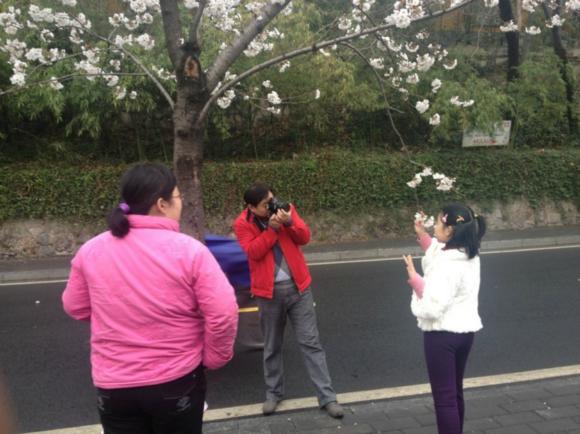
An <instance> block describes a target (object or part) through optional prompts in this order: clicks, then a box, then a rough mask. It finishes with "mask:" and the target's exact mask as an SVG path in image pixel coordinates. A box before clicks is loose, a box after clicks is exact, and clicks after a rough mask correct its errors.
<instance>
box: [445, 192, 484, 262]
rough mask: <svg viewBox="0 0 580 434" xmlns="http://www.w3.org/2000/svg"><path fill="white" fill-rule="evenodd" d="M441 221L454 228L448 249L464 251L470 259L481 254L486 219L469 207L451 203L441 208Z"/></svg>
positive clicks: (446, 246)
mask: <svg viewBox="0 0 580 434" xmlns="http://www.w3.org/2000/svg"><path fill="white" fill-rule="evenodd" d="M441 219H442V220H443V223H444V224H445V225H446V226H451V227H452V228H453V233H452V235H451V239H450V240H449V241H447V243H445V248H446V249H464V250H465V253H467V256H468V257H469V259H471V258H473V257H475V256H477V255H478V254H479V248H480V244H481V239H482V238H483V236H484V235H485V230H486V224H485V219H484V218H483V217H482V216H480V215H478V214H476V213H475V212H473V210H472V209H471V208H470V207H468V206H467V205H463V204H460V203H450V204H447V205H445V206H443V207H442V208H441Z"/></svg>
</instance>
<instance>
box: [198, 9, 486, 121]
mask: <svg viewBox="0 0 580 434" xmlns="http://www.w3.org/2000/svg"><path fill="white" fill-rule="evenodd" d="M474 1H475V0H466V1H464V2H463V3H460V4H458V5H456V6H453V7H451V8H448V9H443V10H441V11H439V12H435V13H432V14H430V15H426V16H423V17H421V18H418V19H416V20H415V21H413V22H412V24H415V23H420V22H423V21H427V20H430V19H432V18H437V17H440V16H442V15H445V14H448V13H450V12H453V11H456V10H458V9H462V8H464V7H465V6H467V5H469V4H471V3H473V2H474ZM393 26H394V25H393V24H382V25H380V26H376V27H371V28H370V29H366V30H362V31H360V32H358V33H354V34H352V35H346V36H341V37H338V38H334V39H331V40H328V41H323V42H319V43H315V44H313V45H311V46H309V47H303V48H299V49H296V50H294V51H290V52H289V53H285V54H281V55H280V56H277V57H274V58H273V59H270V60H268V61H266V62H264V63H261V64H260V65H256V66H254V67H253V68H250V69H248V70H247V71H245V72H243V73H242V74H240V75H238V76H237V77H236V78H235V79H233V80H231V81H229V82H228V83H226V84H224V85H223V86H222V87H220V88H219V89H218V90H217V91H215V92H213V93H212V96H211V97H210V98H209V100H208V101H207V102H206V103H205V105H204V107H203V109H202V110H201V112H200V114H199V117H198V118H197V121H196V127H201V125H202V123H203V122H205V119H206V118H207V115H208V113H209V109H210V108H211V106H212V105H213V104H214V103H215V102H216V101H217V99H218V98H219V97H220V96H221V95H222V94H223V93H224V92H225V91H226V90H228V89H229V88H231V87H233V86H235V85H236V84H237V83H239V82H240V81H242V80H244V79H245V78H247V77H249V76H251V75H253V74H256V73H257V72H259V71H261V70H263V69H266V68H268V67H270V66H272V65H275V64H277V63H280V62H283V61H284V60H288V59H292V58H294V57H298V56H302V55H304V54H308V53H313V52H316V51H318V50H320V49H321V48H325V47H329V46H332V45H335V44H340V43H343V42H347V41H350V40H353V39H358V38H360V37H361V36H365V35H369V34H371V33H375V32H379V31H382V30H387V29H389V28H391V27H393ZM228 52H229V50H228ZM240 53H241V52H240ZM234 60H235V59H234ZM228 66H229V65H228ZM226 70H227V68H226V69H224V72H223V73H225V71H226ZM214 86H215V85H214ZM209 89H213V88H209Z"/></svg>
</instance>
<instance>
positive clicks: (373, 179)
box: [0, 149, 580, 221]
mask: <svg viewBox="0 0 580 434" xmlns="http://www.w3.org/2000/svg"><path fill="white" fill-rule="evenodd" d="M412 158H413V162H414V163H412V162H410V160H409V158H408V157H407V156H406V155H404V154H383V153H375V154H369V153H365V154H357V153H352V152H348V151H338V150H332V151H324V152H321V153H314V154H308V155H304V156H301V157H298V158H297V159H295V160H287V161H276V162H272V161H258V162H246V163H240V162H231V163H212V162H207V163H206V164H205V166H204V179H203V183H204V184H203V185H204V197H205V207H206V212H207V214H208V215H210V216H220V215H223V216H227V215H232V214H234V213H235V212H237V211H238V210H240V209H241V207H242V206H243V204H242V199H241V198H242V194H243V192H244V190H245V189H246V188H247V186H249V185H250V184H251V183H252V182H254V181H262V182H266V183H269V184H271V185H272V186H273V187H274V189H276V191H277V194H278V196H280V197H281V198H283V199H286V200H290V201H292V202H295V203H296V204H297V205H298V207H299V209H300V210H301V212H302V213H307V214H310V213H316V212H319V211H327V210H328V211H339V212H344V213H351V214H356V213H360V212H365V213H372V212H373V210H377V209H389V208H398V207H406V206H413V205H417V201H418V202H419V204H426V203H432V202H444V201H449V200H468V201H474V202H478V203H485V202H486V201H491V200H505V201H507V200H509V199H510V198H517V197H525V198H527V199H528V200H529V201H530V203H532V205H533V204H537V203H539V201H540V200H542V199H544V198H548V199H552V200H554V201H560V200H567V201H571V202H574V203H576V204H580V171H579V167H580V151H578V150H564V151H558V150H549V151H520V150H518V151H513V150H507V149H502V150H498V149H485V150H469V151H466V150H458V151H452V152H437V153H420V154H415V155H413V157H412ZM416 163H419V165H425V166H430V167H432V168H433V170H434V171H436V172H441V173H444V174H446V175H447V176H451V177H456V178H457V182H456V187H457V188H456V190H454V191H452V192H449V193H446V192H440V191H437V190H436V189H435V186H434V183H433V182H432V180H431V179H425V180H424V181H423V183H422V184H421V185H420V186H419V187H418V188H417V190H416V191H415V190H412V189H410V188H409V187H407V185H406V183H407V182H408V181H410V180H411V179H412V178H413V175H414V174H415V173H416V172H419V171H421V167H420V166H418V165H417V164H416ZM127 167H128V166H126V165H119V166H112V165H103V164H97V165H94V164H91V165H89V164H86V165H78V166H75V167H70V166H65V165H58V164H51V165H42V164H41V163H30V164H26V165H6V166H2V168H1V171H0V221H6V220H9V219H29V218H40V219H43V218H46V219H49V218H57V219H65V220H78V219H82V220H87V221H90V220H97V219H102V218H103V217H104V216H105V215H106V214H107V213H108V212H109V210H110V209H111V208H112V207H113V206H115V204H116V203H117V202H118V201H119V197H118V183H119V179H120V176H121V174H122V173H123V172H124V171H125V170H126V168H127ZM415 194H416V195H417V196H415Z"/></svg>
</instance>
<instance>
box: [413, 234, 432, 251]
mask: <svg viewBox="0 0 580 434" xmlns="http://www.w3.org/2000/svg"><path fill="white" fill-rule="evenodd" d="M417 241H418V242H419V245H420V246H421V249H422V250H423V251H424V252H426V251H427V249H428V248H429V246H430V245H431V243H432V242H433V238H431V237H430V236H429V235H428V234H423V235H421V236H420V237H419V238H417Z"/></svg>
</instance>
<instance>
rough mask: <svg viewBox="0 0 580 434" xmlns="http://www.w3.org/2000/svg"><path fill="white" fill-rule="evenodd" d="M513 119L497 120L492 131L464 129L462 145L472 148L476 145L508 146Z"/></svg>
mask: <svg viewBox="0 0 580 434" xmlns="http://www.w3.org/2000/svg"><path fill="white" fill-rule="evenodd" d="M511 127H512V121H502V122H497V123H496V124H495V125H494V129H493V131H492V132H491V133H488V132H486V131H477V130H473V131H467V130H465V131H463V142H462V144H461V146H463V147H464V148H471V147H476V146H507V145H508V144H509V142H510V131H511Z"/></svg>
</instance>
